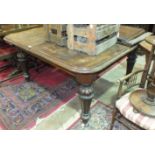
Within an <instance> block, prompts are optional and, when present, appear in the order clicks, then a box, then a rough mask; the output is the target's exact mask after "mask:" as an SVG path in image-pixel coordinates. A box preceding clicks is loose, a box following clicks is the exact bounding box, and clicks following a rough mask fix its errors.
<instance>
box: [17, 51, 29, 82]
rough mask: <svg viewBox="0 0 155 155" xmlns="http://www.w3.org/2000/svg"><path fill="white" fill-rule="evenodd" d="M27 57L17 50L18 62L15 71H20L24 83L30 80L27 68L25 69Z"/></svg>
mask: <svg viewBox="0 0 155 155" xmlns="http://www.w3.org/2000/svg"><path fill="white" fill-rule="evenodd" d="M26 58H27V55H26V54H25V53H24V52H23V51H22V50H19V51H18V52H17V60H18V66H17V70H21V71H22V72H23V76H24V78H25V80H26V81H28V80H29V79H30V76H29V73H28V68H27V59H26Z"/></svg>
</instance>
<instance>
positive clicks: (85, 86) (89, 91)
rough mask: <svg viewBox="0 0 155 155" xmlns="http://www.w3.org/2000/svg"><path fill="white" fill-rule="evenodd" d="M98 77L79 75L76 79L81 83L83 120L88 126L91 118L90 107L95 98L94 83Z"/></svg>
mask: <svg viewBox="0 0 155 155" xmlns="http://www.w3.org/2000/svg"><path fill="white" fill-rule="evenodd" d="M95 77H96V75H77V76H76V79H77V81H78V82H79V84H80V86H79V91H78V93H79V98H80V100H81V108H82V113H81V119H82V121H83V123H84V124H86V123H87V122H88V120H89V118H90V105H91V101H92V99H93V97H94V89H93V82H94V81H95Z"/></svg>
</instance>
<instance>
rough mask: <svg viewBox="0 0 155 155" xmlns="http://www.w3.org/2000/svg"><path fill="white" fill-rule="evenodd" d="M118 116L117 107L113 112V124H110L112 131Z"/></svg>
mask: <svg viewBox="0 0 155 155" xmlns="http://www.w3.org/2000/svg"><path fill="white" fill-rule="evenodd" d="M116 114H117V109H116V107H114V109H113V112H112V120H111V124H110V130H112V129H113V127H114V123H115V117H116Z"/></svg>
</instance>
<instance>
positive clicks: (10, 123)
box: [0, 60, 142, 130]
mask: <svg viewBox="0 0 155 155" xmlns="http://www.w3.org/2000/svg"><path fill="white" fill-rule="evenodd" d="M123 62H124V60H123V61H120V62H118V63H117V64H115V65H114V66H112V67H111V68H110V70H107V71H106V72H104V73H102V74H101V75H100V78H99V80H97V81H96V82H95V85H94V86H95V92H96V94H95V99H94V104H92V108H91V119H90V121H89V123H88V124H87V126H84V125H83V123H82V122H81V120H80V113H81V107H80V104H79V103H80V102H79V100H78V97H77V94H76V92H77V83H76V82H75V81H74V79H72V77H70V76H69V75H68V74H66V73H64V72H62V71H60V70H57V69H55V68H52V67H49V66H46V67H44V68H42V69H40V70H39V72H38V71H37V70H35V69H31V71H30V75H31V81H30V82H25V80H24V78H23V77H22V76H20V77H18V78H14V79H12V80H10V81H7V82H5V83H3V84H1V87H0V128H2V129H36V130H40V129H41V130H49V129H72V130H104V129H109V125H110V122H111V112H112V109H111V107H110V106H107V105H108V104H109V103H112V99H113V96H112V94H115V92H116V88H115V89H114V85H115V81H116V80H117V79H119V78H120V77H122V76H123V75H124V71H125V67H126V66H125V63H123ZM141 62H142V61H141ZM2 64H3V63H2ZM11 70H12V68H10V70H6V71H5V72H1V73H0V79H5V78H6V76H7V75H8V74H9V73H10V72H11ZM114 76H115V78H113V77H114ZM103 83H104V87H103ZM103 101H104V102H105V101H106V104H104V103H103ZM114 129H116V130H124V129H126V128H125V127H124V126H122V125H121V124H119V123H118V122H115V125H114Z"/></svg>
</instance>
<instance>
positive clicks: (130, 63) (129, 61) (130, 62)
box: [126, 48, 137, 75]
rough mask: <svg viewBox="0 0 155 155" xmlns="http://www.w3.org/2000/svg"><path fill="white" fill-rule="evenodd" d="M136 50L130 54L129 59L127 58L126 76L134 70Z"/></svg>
mask: <svg viewBox="0 0 155 155" xmlns="http://www.w3.org/2000/svg"><path fill="white" fill-rule="evenodd" d="M136 50H137V48H136V49H135V50H133V51H132V52H131V53H129V54H128V56H127V57H128V58H127V68H126V75H127V74H130V73H131V72H132V70H133V67H134V65H135V63H136V58H137V54H136Z"/></svg>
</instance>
